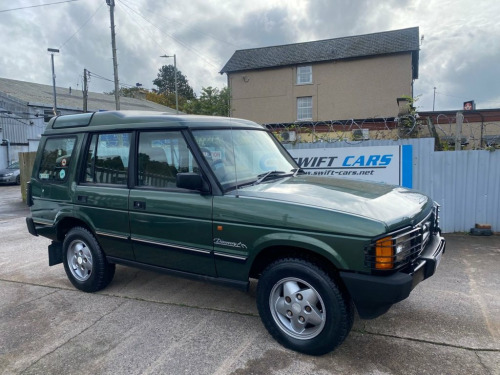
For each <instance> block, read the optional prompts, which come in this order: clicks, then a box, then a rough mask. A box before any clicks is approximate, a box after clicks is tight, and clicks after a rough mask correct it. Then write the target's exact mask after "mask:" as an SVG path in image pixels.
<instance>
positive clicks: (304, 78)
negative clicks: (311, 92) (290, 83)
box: [297, 65, 313, 85]
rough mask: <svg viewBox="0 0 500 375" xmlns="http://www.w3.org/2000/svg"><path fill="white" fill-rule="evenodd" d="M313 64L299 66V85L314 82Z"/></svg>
mask: <svg viewBox="0 0 500 375" xmlns="http://www.w3.org/2000/svg"><path fill="white" fill-rule="evenodd" d="M312 76H313V71H312V66H311V65H308V66H299V67H298V68H297V85H307V84H309V83H312V82H313V77H312Z"/></svg>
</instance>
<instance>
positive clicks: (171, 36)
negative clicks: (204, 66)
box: [120, 1, 219, 68]
mask: <svg viewBox="0 0 500 375" xmlns="http://www.w3.org/2000/svg"><path fill="white" fill-rule="evenodd" d="M120 4H122V5H124V6H126V7H127V8H129V9H130V10H131V11H132V12H134V13H135V14H137V15H138V16H139V17H141V18H142V19H143V20H144V21H146V22H147V23H149V24H150V25H152V26H153V27H154V28H156V29H157V30H158V31H159V32H160V33H162V34H164V35H167V36H168V37H170V38H172V39H173V40H175V41H176V42H177V43H179V44H180V45H181V46H183V47H184V48H186V49H188V50H190V51H191V52H193V53H195V54H196V55H198V56H199V57H200V58H202V59H203V60H205V62H207V63H208V64H210V65H212V66H213V67H214V68H219V67H218V66H217V65H215V64H213V63H212V62H211V61H210V60H208V58H206V57H205V56H203V55H202V54H200V53H198V52H197V51H196V50H195V49H193V48H191V47H189V46H188V45H187V44H186V43H184V42H182V41H181V40H179V39H177V38H176V37H174V36H173V35H171V34H169V33H167V32H164V31H163V30H161V29H160V28H159V27H158V26H156V25H155V24H153V23H152V22H151V21H149V20H148V19H147V18H146V17H144V16H143V15H142V14H141V13H139V12H138V11H136V10H135V9H133V8H131V7H130V6H128V5H127V4H125V3H124V2H123V1H121V2H120Z"/></svg>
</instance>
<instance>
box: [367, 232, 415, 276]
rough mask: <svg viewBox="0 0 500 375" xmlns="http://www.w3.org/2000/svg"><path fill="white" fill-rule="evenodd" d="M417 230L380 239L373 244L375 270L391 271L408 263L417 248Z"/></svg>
mask: <svg viewBox="0 0 500 375" xmlns="http://www.w3.org/2000/svg"><path fill="white" fill-rule="evenodd" d="M417 236H418V231H417V230H412V231H410V232H405V233H402V234H395V235H393V236H387V237H384V238H381V239H379V240H377V241H376V243H375V269H377V270H391V269H394V268H398V267H399V266H401V265H403V264H405V263H407V262H408V260H409V259H410V257H411V256H412V254H413V253H414V249H415V247H416V246H417V244H416V243H415V242H416V241H415V239H416V238H417Z"/></svg>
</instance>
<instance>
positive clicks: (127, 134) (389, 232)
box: [27, 112, 445, 355]
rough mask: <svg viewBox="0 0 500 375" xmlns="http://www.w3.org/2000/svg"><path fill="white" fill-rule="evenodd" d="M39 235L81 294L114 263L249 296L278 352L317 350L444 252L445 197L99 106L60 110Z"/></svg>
mask: <svg viewBox="0 0 500 375" xmlns="http://www.w3.org/2000/svg"><path fill="white" fill-rule="evenodd" d="M28 204H29V205H30V206H31V214H30V216H29V217H28V218H27V226H28V230H29V232H30V233H31V234H32V235H35V236H44V237H47V238H49V239H51V240H52V243H51V245H49V248H48V256H49V265H51V266H52V265H55V264H58V263H63V264H64V269H65V271H66V273H67V276H68V278H69V280H70V281H71V283H72V284H73V285H74V286H75V287H76V288H78V289H80V290H82V291H85V292H95V291H98V290H100V289H103V288H105V287H106V286H107V285H108V284H109V283H110V282H111V280H112V279H113V275H114V273H115V264H122V265H127V266H133V267H140V268H145V269H149V270H154V271H160V272H167V273H170V274H173V275H178V276H184V277H191V278H195V279H199V280H211V281H216V282H220V283H223V284H226V285H230V286H234V287H237V288H241V289H247V288H248V285H249V280H250V278H253V279H258V284H257V298H256V299H257V306H258V309H259V313H260V316H261V318H262V322H263V323H264V325H265V327H266V328H267V330H268V331H269V333H270V334H271V335H272V336H273V337H274V338H275V339H276V340H277V341H278V342H280V343H281V344H283V345H284V346H286V347H288V348H291V349H294V350H297V351H299V352H303V353H307V354H313V355H320V354H324V353H327V352H329V351H331V350H333V349H334V348H335V347H336V346H338V345H339V344H341V343H342V341H343V340H344V339H345V338H346V336H347V335H348V333H349V331H350V329H351V326H352V323H353V317H354V310H355V309H357V311H358V314H359V316H360V317H361V318H363V319H370V318H374V317H377V316H379V315H381V314H383V313H385V312H386V311H387V310H388V309H389V308H390V306H391V305H392V304H394V303H396V302H399V301H401V300H403V299H405V298H407V297H408V296H409V294H410V292H411V290H412V289H413V288H414V287H415V286H416V285H417V284H418V283H419V282H421V281H422V280H424V279H426V278H428V277H430V276H432V275H433V274H434V272H435V270H436V268H437V266H438V264H439V261H440V259H441V255H442V254H443V253H444V250H445V240H444V239H443V238H442V237H441V234H440V229H439V223H438V212H439V210H438V206H437V205H436V204H435V203H434V202H433V201H432V200H431V199H430V198H429V197H427V196H425V195H423V194H420V193H418V192H416V191H412V190H409V189H406V188H401V187H398V186H390V185H384V184H374V183H366V182H360V181H354V180H342V179H335V178H321V177H313V176H308V175H307V174H305V173H304V172H302V171H301V169H300V168H299V167H298V166H297V164H296V163H295V161H294V160H293V158H292V157H291V156H290V155H289V154H288V152H287V151H286V150H285V149H284V148H283V147H282V146H281V144H280V143H279V142H278V141H277V140H276V139H275V138H274V137H273V135H272V134H270V133H269V132H268V131H267V130H266V129H265V128H264V127H262V126H260V125H258V124H256V123H253V122H250V121H246V120H240V119H232V118H217V117H200V116H172V115H166V114H162V113H150V112H100V113H85V114H80V115H70V116H59V117H55V118H53V119H52V120H51V121H50V123H49V124H48V126H47V129H46V131H45V133H44V134H43V136H42V139H41V141H40V146H39V149H38V154H37V157H36V160H35V165H34V168H33V174H32V176H31V181H30V182H29V184H28Z"/></svg>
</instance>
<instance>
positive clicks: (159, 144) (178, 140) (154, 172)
mask: <svg viewBox="0 0 500 375" xmlns="http://www.w3.org/2000/svg"><path fill="white" fill-rule="evenodd" d="M137 160H138V167H137V169H138V171H137V172H138V176H137V185H138V186H148V187H157V188H175V187H176V176H177V173H185V172H194V173H199V168H198V164H197V163H196V161H195V160H194V157H193V155H192V154H191V151H190V150H189V148H188V145H187V143H186V141H185V140H184V137H183V136H182V134H181V132H178V131H173V132H142V133H141V134H140V135H139V154H138V157H137Z"/></svg>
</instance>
